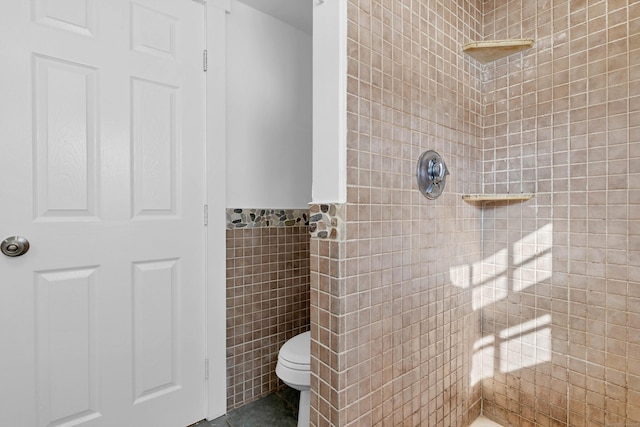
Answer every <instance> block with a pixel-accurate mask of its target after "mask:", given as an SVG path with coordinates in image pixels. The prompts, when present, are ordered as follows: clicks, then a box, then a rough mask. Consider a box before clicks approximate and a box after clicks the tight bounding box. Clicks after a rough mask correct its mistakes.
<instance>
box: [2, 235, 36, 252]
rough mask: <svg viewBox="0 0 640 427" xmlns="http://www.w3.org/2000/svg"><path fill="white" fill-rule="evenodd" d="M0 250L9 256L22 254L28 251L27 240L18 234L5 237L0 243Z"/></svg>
mask: <svg viewBox="0 0 640 427" xmlns="http://www.w3.org/2000/svg"><path fill="white" fill-rule="evenodd" d="M0 250H1V251H2V253H3V254H5V255H6V256H10V257H16V256H20V255H24V254H26V253H27V252H28V251H29V241H28V240H27V239H25V238H24V237H20V236H11V237H7V238H6V239H4V240H3V241H2V243H0Z"/></svg>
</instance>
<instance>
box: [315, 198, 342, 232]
mask: <svg viewBox="0 0 640 427" xmlns="http://www.w3.org/2000/svg"><path fill="white" fill-rule="evenodd" d="M345 207H346V206H345V205H344V204H342V203H333V204H314V203H310V204H309V215H310V216H309V233H311V237H312V238H313V237H315V238H318V239H331V240H344V238H345V221H344V219H345V215H344V213H345Z"/></svg>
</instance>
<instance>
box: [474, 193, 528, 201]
mask: <svg viewBox="0 0 640 427" xmlns="http://www.w3.org/2000/svg"><path fill="white" fill-rule="evenodd" d="M533 196H534V194H533V193H517V194H463V195H462V200H464V201H465V202H469V203H473V202H511V201H513V202H523V201H525V200H531V199H533Z"/></svg>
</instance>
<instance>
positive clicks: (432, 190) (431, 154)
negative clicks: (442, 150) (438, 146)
mask: <svg viewBox="0 0 640 427" xmlns="http://www.w3.org/2000/svg"><path fill="white" fill-rule="evenodd" d="M447 175H449V169H447V165H446V164H445V163H444V160H442V157H441V156H440V154H438V153H436V152H435V151H433V150H428V151H425V152H424V153H422V154H421V155H420V158H419V159H418V166H417V167H416V179H417V180H418V189H419V190H420V192H421V193H422V195H423V196H424V197H426V198H427V199H430V200H433V199H437V198H438V197H440V194H442V190H444V186H445V184H446V183H447Z"/></svg>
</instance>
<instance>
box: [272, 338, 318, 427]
mask: <svg viewBox="0 0 640 427" xmlns="http://www.w3.org/2000/svg"><path fill="white" fill-rule="evenodd" d="M310 364H311V332H304V333H302V334H299V335H296V336H295V337H293V338H291V339H290V340H288V341H287V342H285V343H284V345H283V346H282V347H281V348H280V351H279V352H278V363H277V365H276V375H277V376H278V378H280V379H281V380H282V382H284V383H285V384H286V385H288V386H289V387H291V388H294V389H296V390H300V405H299V406H298V427H308V426H309V409H310V403H311V365H310Z"/></svg>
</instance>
